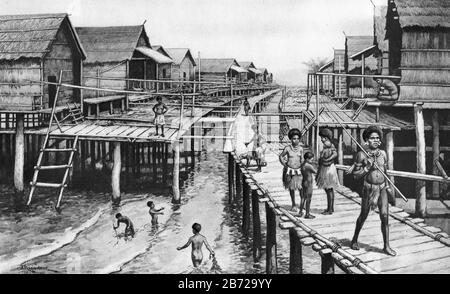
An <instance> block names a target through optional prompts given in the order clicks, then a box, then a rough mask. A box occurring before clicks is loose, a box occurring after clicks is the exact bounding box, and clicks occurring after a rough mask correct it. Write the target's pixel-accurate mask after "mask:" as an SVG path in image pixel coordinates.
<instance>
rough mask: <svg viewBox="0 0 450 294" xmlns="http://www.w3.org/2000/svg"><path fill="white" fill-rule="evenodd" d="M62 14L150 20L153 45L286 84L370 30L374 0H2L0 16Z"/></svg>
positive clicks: (96, 21) (382, 0)
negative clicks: (246, 64)
mask: <svg viewBox="0 0 450 294" xmlns="http://www.w3.org/2000/svg"><path fill="white" fill-rule="evenodd" d="M372 2H373V3H375V4H376V5H386V3H387V0H372ZM61 12H62V13H69V14H70V19H71V21H72V24H73V25H74V26H118V25H139V24H142V23H144V21H146V23H145V29H146V31H147V34H148V35H149V38H150V44H151V45H163V46H164V47H167V48H189V49H190V50H191V53H192V54H193V55H194V57H197V56H198V54H199V52H200V56H201V57H202V58H235V59H236V60H237V61H238V62H239V61H253V63H254V64H255V65H256V67H265V68H267V69H268V70H269V72H272V73H273V75H274V79H275V80H276V82H278V83H280V84H282V85H288V86H290V85H304V84H305V83H306V73H307V67H306V66H305V65H304V64H303V62H305V61H308V60H309V59H311V58H314V59H316V58H327V59H330V60H331V58H332V56H333V48H335V49H343V48H344V41H345V36H344V32H345V34H346V35H373V4H372V3H371V1H370V0H126V1H125V0H38V1H35V0H0V14H29V13H61Z"/></svg>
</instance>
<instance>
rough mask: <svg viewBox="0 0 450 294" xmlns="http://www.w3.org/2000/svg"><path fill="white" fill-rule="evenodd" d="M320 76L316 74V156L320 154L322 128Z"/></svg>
mask: <svg viewBox="0 0 450 294" xmlns="http://www.w3.org/2000/svg"><path fill="white" fill-rule="evenodd" d="M319 121H320V120H319V76H318V75H317V76H316V140H315V141H316V145H315V147H316V148H315V149H316V156H319V141H320V137H319V128H320V124H319Z"/></svg>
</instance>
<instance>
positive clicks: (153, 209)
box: [147, 201, 164, 226]
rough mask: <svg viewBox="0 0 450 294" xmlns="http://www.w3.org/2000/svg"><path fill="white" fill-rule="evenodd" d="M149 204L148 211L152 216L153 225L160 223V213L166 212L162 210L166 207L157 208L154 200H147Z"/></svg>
mask: <svg viewBox="0 0 450 294" xmlns="http://www.w3.org/2000/svg"><path fill="white" fill-rule="evenodd" d="M147 206H148V207H150V210H149V211H148V213H149V214H150V215H151V216H152V225H153V226H156V225H158V214H164V212H161V211H162V210H164V207H162V208H159V209H157V208H156V207H155V203H153V201H149V202H147Z"/></svg>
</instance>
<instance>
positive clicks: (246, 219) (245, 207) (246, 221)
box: [242, 177, 250, 236]
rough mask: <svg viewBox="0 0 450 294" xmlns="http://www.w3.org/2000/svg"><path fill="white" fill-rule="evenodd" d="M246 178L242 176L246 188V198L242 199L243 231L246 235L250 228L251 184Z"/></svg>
mask: <svg viewBox="0 0 450 294" xmlns="http://www.w3.org/2000/svg"><path fill="white" fill-rule="evenodd" d="M245 179H246V178H245V177H242V186H243V188H244V191H243V192H244V195H243V197H244V198H243V199H242V233H243V234H244V236H248V232H249V229H250V186H249V185H248V183H247V182H246V181H245Z"/></svg>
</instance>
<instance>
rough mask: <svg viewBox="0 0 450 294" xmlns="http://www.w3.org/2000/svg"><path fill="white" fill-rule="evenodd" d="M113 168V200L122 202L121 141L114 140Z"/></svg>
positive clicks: (116, 202)
mask: <svg viewBox="0 0 450 294" xmlns="http://www.w3.org/2000/svg"><path fill="white" fill-rule="evenodd" d="M113 144H114V151H113V152H114V155H113V161H114V164H113V169H112V174H111V187H112V202H113V203H114V204H118V203H120V171H121V170H122V156H121V152H120V142H114V143H113Z"/></svg>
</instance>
